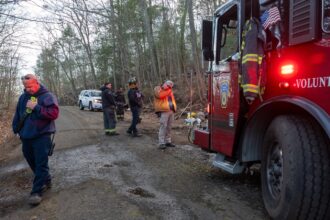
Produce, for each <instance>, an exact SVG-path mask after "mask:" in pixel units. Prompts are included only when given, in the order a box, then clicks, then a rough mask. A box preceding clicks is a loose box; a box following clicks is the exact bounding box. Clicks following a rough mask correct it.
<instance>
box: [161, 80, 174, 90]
mask: <svg viewBox="0 0 330 220" xmlns="http://www.w3.org/2000/svg"><path fill="white" fill-rule="evenodd" d="M173 86H174V83H173V82H172V81H171V80H166V81H165V82H164V84H163V87H164V88H173Z"/></svg>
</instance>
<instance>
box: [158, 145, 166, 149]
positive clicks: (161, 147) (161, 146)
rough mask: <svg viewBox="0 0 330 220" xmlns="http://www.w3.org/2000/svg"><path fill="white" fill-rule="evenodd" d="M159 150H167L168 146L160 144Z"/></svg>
mask: <svg viewBox="0 0 330 220" xmlns="http://www.w3.org/2000/svg"><path fill="white" fill-rule="evenodd" d="M158 149H161V150H165V149H166V145H165V144H160V145H159V146H158Z"/></svg>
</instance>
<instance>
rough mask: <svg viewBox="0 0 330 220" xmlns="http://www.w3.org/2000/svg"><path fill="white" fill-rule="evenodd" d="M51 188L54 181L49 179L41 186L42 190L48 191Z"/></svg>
mask: <svg viewBox="0 0 330 220" xmlns="http://www.w3.org/2000/svg"><path fill="white" fill-rule="evenodd" d="M50 188H52V182H51V181H48V182H46V183H45V184H44V185H43V186H42V187H41V192H43V193H44V192H46V191H47V190H49V189H50Z"/></svg>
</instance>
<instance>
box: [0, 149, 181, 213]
mask: <svg viewBox="0 0 330 220" xmlns="http://www.w3.org/2000/svg"><path fill="white" fill-rule="evenodd" d="M118 145H119V146H118ZM120 145H121V144H120V143H116V146H111V145H110V144H108V143H104V144H103V145H90V146H84V147H76V148H73V149H72V148H71V149H65V150H59V151H56V152H55V153H54V155H53V156H52V157H50V160H49V165H50V169H51V175H52V176H53V184H52V185H53V187H52V191H53V192H59V191H61V190H64V189H68V188H71V187H74V186H76V185H79V184H81V183H83V182H88V181H92V180H93V179H98V180H105V181H109V183H110V184H111V185H113V186H115V187H116V188H117V192H118V193H119V194H122V195H125V196H127V197H130V198H132V199H136V200H138V201H140V202H141V199H142V201H144V202H146V204H148V206H151V207H154V208H157V209H159V207H161V210H163V212H164V216H167V217H168V218H169V219H171V218H172V217H173V216H179V217H182V213H181V211H180V210H177V209H173V208H174V207H176V206H178V204H177V201H176V199H175V197H172V196H171V195H168V194H166V193H163V192H162V191H159V190H158V189H156V188H155V187H153V184H154V175H153V173H152V172H151V171H150V170H149V169H146V167H145V166H144V164H143V161H140V159H139V158H138V157H137V156H136V155H135V154H134V153H132V152H131V151H129V149H127V148H126V147H127V144H125V145H123V146H120ZM114 147H115V148H114ZM26 168H27V163H26V162H25V161H21V162H20V163H18V164H16V165H11V166H6V167H2V168H1V169H0V174H1V175H5V176H6V175H12V173H13V172H17V171H18V170H22V169H26ZM29 172H30V171H29ZM142 187H143V188H142ZM21 191H23V190H22V189H21ZM24 191H28V189H25V190H24ZM11 194H15V195H16V196H17V193H16V192H14V191H13V192H11V193H7V194H6V196H8V197H9V196H10V195H11ZM135 195H137V196H135ZM14 197H15V196H14ZM145 199H146V200H145ZM13 201H14V199H13ZM6 203H10V201H9V200H8V198H7V199H6ZM2 205H4V204H2ZM0 206H1V203H0ZM15 207H16V206H15ZM16 208H18V207H16ZM16 208H15V209H16ZM170 210H171V211H170Z"/></svg>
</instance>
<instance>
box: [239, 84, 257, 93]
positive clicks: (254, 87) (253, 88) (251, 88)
mask: <svg viewBox="0 0 330 220" xmlns="http://www.w3.org/2000/svg"><path fill="white" fill-rule="evenodd" d="M242 88H243V91H244V92H253V93H259V86H257V85H253V84H244V85H242Z"/></svg>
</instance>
